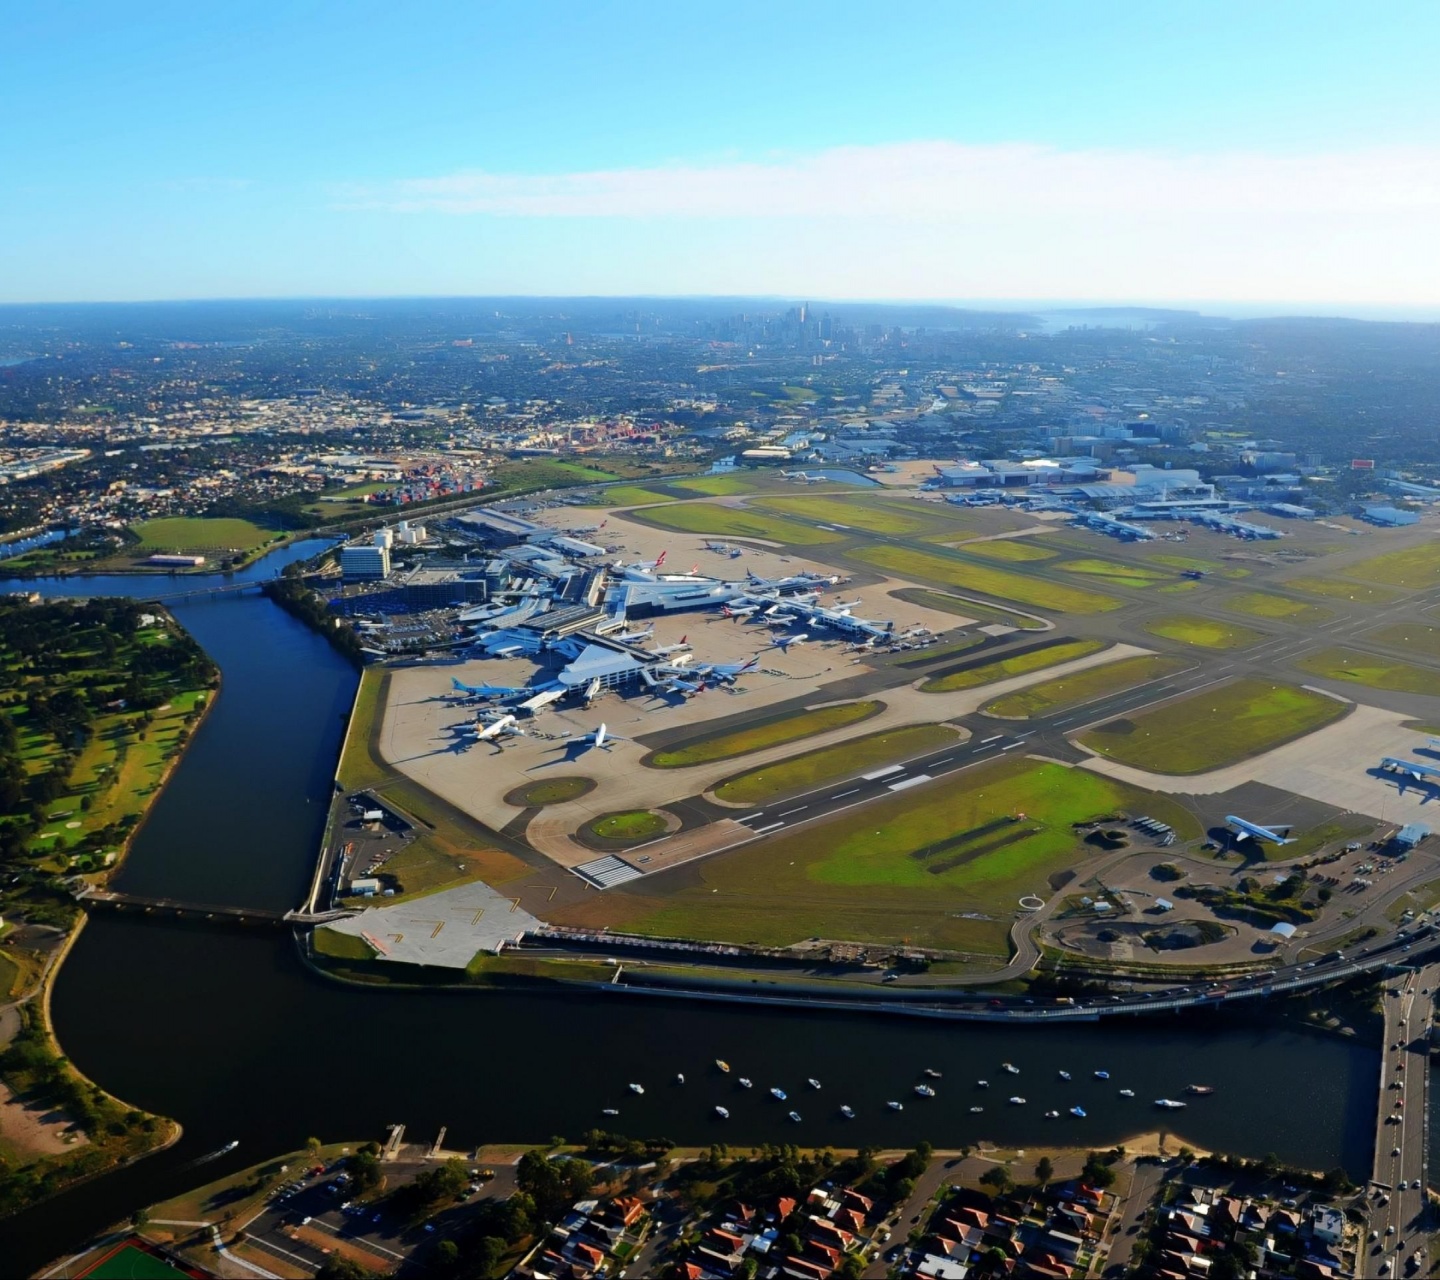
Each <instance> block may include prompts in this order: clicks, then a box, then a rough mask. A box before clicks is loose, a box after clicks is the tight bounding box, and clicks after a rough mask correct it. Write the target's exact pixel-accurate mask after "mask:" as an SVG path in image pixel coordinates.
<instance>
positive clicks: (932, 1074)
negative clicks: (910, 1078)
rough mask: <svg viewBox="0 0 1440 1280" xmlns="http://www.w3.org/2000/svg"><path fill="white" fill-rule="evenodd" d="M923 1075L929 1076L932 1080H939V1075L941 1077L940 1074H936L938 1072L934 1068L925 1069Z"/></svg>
mask: <svg viewBox="0 0 1440 1280" xmlns="http://www.w3.org/2000/svg"><path fill="white" fill-rule="evenodd" d="M925 1074H926V1075H927V1076H929V1077H930V1079H932V1080H938V1079H940V1075H941V1073H940V1072H938V1071H936V1070H935V1068H934V1067H926V1068H925Z"/></svg>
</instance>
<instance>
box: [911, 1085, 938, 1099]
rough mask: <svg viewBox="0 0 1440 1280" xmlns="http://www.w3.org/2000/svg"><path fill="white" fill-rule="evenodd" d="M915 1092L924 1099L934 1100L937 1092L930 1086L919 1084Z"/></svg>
mask: <svg viewBox="0 0 1440 1280" xmlns="http://www.w3.org/2000/svg"><path fill="white" fill-rule="evenodd" d="M915 1092H916V1093H918V1094H919V1095H920V1096H921V1097H922V1098H933V1097H934V1096H935V1090H934V1089H932V1088H931V1087H930V1086H929V1085H928V1084H917V1085H916V1086H915Z"/></svg>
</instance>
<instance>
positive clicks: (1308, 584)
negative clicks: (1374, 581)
mask: <svg viewBox="0 0 1440 1280" xmlns="http://www.w3.org/2000/svg"><path fill="white" fill-rule="evenodd" d="M1281 585H1282V586H1285V587H1289V588H1290V589H1291V590H1292V591H1303V592H1304V593H1305V594H1306V595H1307V596H1324V597H1326V598H1327V599H1331V600H1353V601H1356V602H1357V603H1359V604H1389V603H1390V602H1391V601H1393V600H1398V599H1399V598H1400V597H1399V596H1398V595H1397V594H1396V593H1395V592H1394V591H1391V590H1390V588H1388V587H1377V586H1373V585H1371V584H1369V583H1364V582H1347V581H1346V580H1345V579H1343V578H1287V579H1286V580H1285V582H1283V583H1282V584H1281Z"/></svg>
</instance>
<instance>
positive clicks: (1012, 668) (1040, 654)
mask: <svg viewBox="0 0 1440 1280" xmlns="http://www.w3.org/2000/svg"><path fill="white" fill-rule="evenodd" d="M1108 647H1109V641H1106V640H1067V641H1064V642H1063V643H1061V644H1052V645H1047V646H1046V647H1044V648H1040V649H1031V650H1029V651H1028V652H1025V653H1017V654H1013V655H1011V656H1010V657H1008V658H997V659H996V660H995V661H994V662H985V663H981V664H980V665H979V666H974V667H969V668H967V669H966V670H964V671H952V672H950V673H949V674H948V675H941V676H931V677H930V679H928V680H927V681H925V683H924V684H922V685H921V686H920V692H921V693H953V692H954V691H955V690H956V689H974V688H976V687H977V686H978V685H982V684H993V683H994V682H995V681H996V680H1008V679H1010V678H1011V677H1012V676H1023V675H1026V674H1028V673H1029V672H1031V671H1043V670H1044V669H1045V668H1046V667H1056V666H1059V665H1060V664H1061V663H1062V662H1073V661H1074V660H1075V659H1076V658H1084V657H1088V656H1089V655H1090V654H1092V653H1099V652H1100V650H1102V649H1105V648H1108Z"/></svg>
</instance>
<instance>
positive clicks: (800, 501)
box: [751, 495, 961, 537]
mask: <svg viewBox="0 0 1440 1280" xmlns="http://www.w3.org/2000/svg"><path fill="white" fill-rule="evenodd" d="M910 506H911V507H912V508H918V510H915V511H910V510H906V509H905V508H904V507H902V506H901V505H900V504H899V503H896V502H885V501H883V500H876V499H873V498H868V497H860V496H858V495H857V496H854V497H846V498H833V497H831V498H827V497H824V496H821V495H816V496H814V497H809V496H807V497H802V498H762V499H759V500H757V501H756V502H753V503H751V508H752V509H753V508H755V507H763V508H764V509H765V510H767V511H773V512H775V513H776V514H778V515H782V516H790V517H793V518H797V519H800V520H816V521H819V522H821V523H822V524H835V525H845V526H846V527H847V528H850V529H862V530H864V531H865V532H866V533H889V534H900V535H907V534H924V533H946V532H947V531H950V534H949V536H956V537H958V536H959V535H960V532H961V530H960V526H959V524H958V522H957V523H955V524H953V525H952V524H947V523H946V522H945V521H942V520H938V519H935V518H934V517H931V516H928V511H927V509H926V508H925V507H923V506H921V504H919V503H915V502H912V503H911V504H910Z"/></svg>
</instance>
